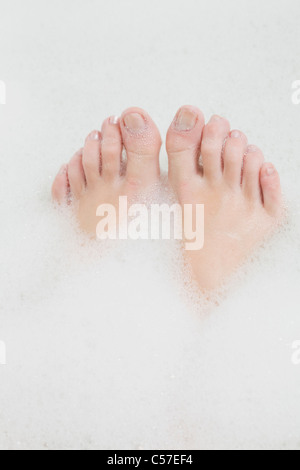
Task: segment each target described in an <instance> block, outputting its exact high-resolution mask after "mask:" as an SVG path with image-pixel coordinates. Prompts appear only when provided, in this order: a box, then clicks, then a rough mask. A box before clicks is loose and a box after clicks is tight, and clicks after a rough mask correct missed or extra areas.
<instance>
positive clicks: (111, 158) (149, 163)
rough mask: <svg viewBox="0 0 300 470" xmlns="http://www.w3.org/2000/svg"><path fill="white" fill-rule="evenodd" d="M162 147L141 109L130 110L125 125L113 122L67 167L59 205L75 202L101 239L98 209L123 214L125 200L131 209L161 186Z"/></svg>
mask: <svg viewBox="0 0 300 470" xmlns="http://www.w3.org/2000/svg"><path fill="white" fill-rule="evenodd" d="M161 143H162V142H161V137H160V134H159V131H158V129H157V127H156V125H155V124H154V122H153V121H152V119H151V118H150V116H149V115H148V114H147V113H146V112H145V111H143V110H141V109H139V108H130V109H128V110H127V111H125V112H124V113H123V114H122V116H121V118H120V119H117V118H109V119H107V120H106V121H104V123H103V126H102V130H101V132H99V131H93V132H92V133H91V134H90V135H89V136H88V137H87V139H86V141H85V145H84V148H83V149H81V150H80V151H79V152H77V153H76V154H75V155H74V157H73V158H72V159H71V161H70V163H69V164H68V165H63V166H62V168H61V170H60V172H59V173H58V175H57V177H56V178H55V181H54V183H53V187H52V197H53V199H54V201H56V202H57V203H59V204H64V203H69V202H70V201H71V202H72V204H73V205H74V208H75V212H76V216H77V220H78V222H79V226H80V228H81V229H82V230H83V231H85V232H87V233H89V234H91V235H92V236H94V237H95V236H96V228H97V225H98V222H99V217H97V216H96V211H97V208H98V206H100V205H101V204H111V205H113V206H114V207H115V208H116V209H118V206H119V197H120V196H127V197H128V200H129V204H130V201H134V200H135V199H136V198H137V197H139V196H140V195H141V194H143V193H145V192H146V193H147V191H149V190H150V189H151V187H152V186H153V185H155V184H156V183H157V182H158V181H159V178H160V167H159V152H160V148H161ZM123 146H124V148H125V150H126V154H127V163H126V164H125V166H124V165H123V164H122V150H123Z"/></svg>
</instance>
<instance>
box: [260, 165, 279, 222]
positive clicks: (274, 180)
mask: <svg viewBox="0 0 300 470" xmlns="http://www.w3.org/2000/svg"><path fill="white" fill-rule="evenodd" d="M260 183H261V188H262V194H263V202H264V207H265V209H266V211H267V212H268V213H269V214H270V215H271V216H272V217H280V216H281V214H282V191H281V185H280V177H279V174H278V172H277V170H276V168H275V167H274V165H272V163H265V164H264V165H263V166H262V168H261V171H260Z"/></svg>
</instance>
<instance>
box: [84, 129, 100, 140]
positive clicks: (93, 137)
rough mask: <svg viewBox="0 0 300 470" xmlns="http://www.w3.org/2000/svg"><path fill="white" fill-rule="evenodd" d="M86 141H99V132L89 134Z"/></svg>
mask: <svg viewBox="0 0 300 470" xmlns="http://www.w3.org/2000/svg"><path fill="white" fill-rule="evenodd" d="M87 140H100V132H98V131H93V132H91V133H90V135H89V136H88V138H87Z"/></svg>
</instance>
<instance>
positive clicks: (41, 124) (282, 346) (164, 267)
mask: <svg viewBox="0 0 300 470" xmlns="http://www.w3.org/2000/svg"><path fill="white" fill-rule="evenodd" d="M0 10H1V11H0V56H1V66H0V80H3V81H4V82H5V84H6V94H7V96H6V104H5V105H2V104H1V105H0V173H1V182H0V215H1V219H0V220H1V231H0V233H1V243H0V260H1V263H0V286H1V289H0V341H1V345H2V347H3V345H5V351H6V357H5V363H6V364H1V365H0V448H1V449H121V448H122V449H157V448H160V449H298V450H299V449H300V365H297V364H296V363H295V361H293V360H292V358H293V352H294V350H293V345H294V344H295V342H296V341H299V340H300V311H299V304H300V302H299V301H300V293H299V292H300V291H299V275H300V256H299V249H300V245H299V240H300V205H299V195H300V194H299V187H300V185H299V178H300V125H299V124H300V105H298V106H297V105H295V104H293V103H292V83H293V82H294V81H295V80H297V79H298V80H300V60H299V57H300V56H299V50H298V45H299V39H300V37H299V36H300V32H299V21H300V5H299V2H298V1H296V0H295V1H293V0H285V1H281V0H272V1H270V0H266V1H264V2H260V1H258V0H251V1H246V0H245V1H241V0H239V1H235V0H230V1H228V2H223V1H217V0H212V1H210V2H206V1H201V2H199V1H198V0H187V1H186V2H185V3H184V5H182V2H180V1H179V0H172V1H169V0H165V1H164V2H161V1H158V0H154V1H151V2H148V1H137V0H127V1H126V2H121V1H117V0H111V1H109V2H108V1H102V0H101V1H96V0H90V1H88V2H87V1H83V0H72V2H71V1H70V0H65V2H63V5H62V2H58V0H54V1H52V2H51V3H50V2H46V1H44V0H42V1H40V0H39V1H37V0H28V1H27V2H21V1H19V0H16V1H13V2H2V3H1V5H0ZM183 104H193V105H196V106H198V107H200V108H201V109H202V110H203V112H204V113H205V115H206V117H209V115H210V114H213V113H217V114H221V115H224V116H225V117H227V118H228V119H229V120H230V121H231V124H232V127H233V128H240V129H241V130H243V131H244V132H245V133H246V134H247V135H248V138H249V142H250V143H253V144H256V145H258V146H260V147H261V148H262V149H263V151H264V153H265V155H266V159H267V160H270V161H272V162H274V163H275V165H276V167H277V168H278V170H279V172H280V174H281V179H282V185H283V190H284V193H285V198H286V201H287V204H288V208H289V212H288V222H287V224H286V225H285V226H284V227H283V228H282V229H281V231H280V232H279V233H278V234H277V235H276V236H275V237H274V238H273V239H272V240H271V241H270V242H269V243H267V244H266V246H265V247H263V248H262V249H261V250H259V252H257V253H256V254H255V255H254V256H253V258H252V259H251V261H250V262H249V263H248V264H247V265H246V266H245V268H244V269H241V271H240V272H239V276H238V277H237V278H236V279H235V280H234V282H233V283H232V284H231V285H230V288H229V289H228V292H226V294H225V295H223V296H222V297H220V298H218V299H215V302H212V303H211V304H210V305H207V304H205V303H204V302H203V301H199V299H197V297H196V296H195V295H194V293H193V292H192V291H189V290H186V289H185V287H184V286H183V283H184V280H183V276H182V273H181V270H180V255H179V252H178V250H177V247H176V245H174V244H173V243H170V242H165V241H164V242H150V241H149V242H146V241H145V242H122V243H120V244H115V246H113V247H111V246H108V245H107V246H105V244H101V245H100V244H97V243H92V242H88V241H83V239H82V238H81V237H79V236H78V235H77V234H76V232H75V231H74V230H73V228H72V224H70V221H69V220H68V217H65V216H64V215H62V214H61V213H60V212H59V211H58V210H56V209H55V208H54V207H53V206H52V203H51V199H50V188H51V183H52V181H53V178H54V176H55V174H56V171H57V170H58V169H59V167H60V165H61V164H62V163H64V162H67V161H68V160H69V159H70V158H71V156H72V154H73V153H74V152H75V151H77V150H78V149H79V148H80V147H81V146H82V144H83V141H84V138H85V136H86V135H87V134H88V133H89V132H90V131H91V130H92V129H94V128H99V127H100V126H101V122H102V120H104V119H105V118H106V117H107V116H110V115H113V114H114V115H119V114H120V113H121V112H122V111H123V110H124V109H125V108H127V107H129V106H133V105H138V106H141V107H143V108H145V109H146V110H147V111H148V112H149V113H150V114H151V116H152V117H153V119H154V120H155V121H156V123H157V125H158V126H159V128H160V130H161V133H162V136H163V139H164V136H165V134H166V130H167V128H168V125H169V123H170V122H171V120H172V118H173V115H174V114H175V112H176V110H177V109H178V107H179V106H181V105H183ZM161 166H162V169H163V170H167V157H166V153H165V151H164V150H162V153H161ZM2 350H3V348H2ZM3 362H4V361H3Z"/></svg>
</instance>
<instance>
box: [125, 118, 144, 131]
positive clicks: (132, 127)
mask: <svg viewBox="0 0 300 470" xmlns="http://www.w3.org/2000/svg"><path fill="white" fill-rule="evenodd" d="M124 124H125V126H126V128H127V129H128V130H129V131H131V132H140V131H142V130H144V129H145V128H146V121H145V119H144V117H143V116H142V115H141V114H139V113H130V114H127V115H126V116H125V117H124Z"/></svg>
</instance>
